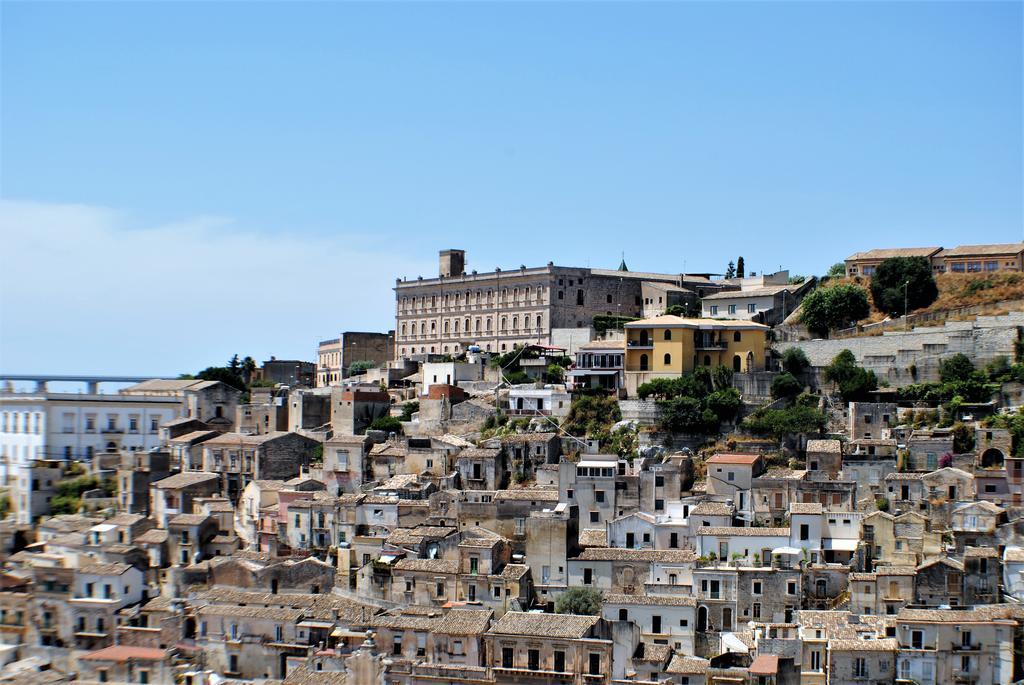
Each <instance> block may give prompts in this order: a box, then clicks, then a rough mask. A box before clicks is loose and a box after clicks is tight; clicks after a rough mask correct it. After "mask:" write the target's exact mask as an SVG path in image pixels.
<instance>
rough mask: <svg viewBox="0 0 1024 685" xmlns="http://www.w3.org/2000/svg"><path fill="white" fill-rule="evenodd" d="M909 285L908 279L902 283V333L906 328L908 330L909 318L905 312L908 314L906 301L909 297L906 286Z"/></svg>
mask: <svg viewBox="0 0 1024 685" xmlns="http://www.w3.org/2000/svg"><path fill="white" fill-rule="evenodd" d="M909 286H910V281H909V280H907V281H906V282H905V283H904V284H903V332H904V333H906V332H907V331H908V330H910V319H908V318H907V314H908V312H907V303H908V302H909V299H908V297H907V288H908V287H909Z"/></svg>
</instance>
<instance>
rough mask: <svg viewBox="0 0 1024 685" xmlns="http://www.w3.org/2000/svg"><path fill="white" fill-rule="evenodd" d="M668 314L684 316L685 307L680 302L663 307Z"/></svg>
mask: <svg viewBox="0 0 1024 685" xmlns="http://www.w3.org/2000/svg"><path fill="white" fill-rule="evenodd" d="M665 313H666V314H668V315H669V316H686V307H684V306H683V305H681V304H673V305H670V306H669V307H667V308H666V309H665Z"/></svg>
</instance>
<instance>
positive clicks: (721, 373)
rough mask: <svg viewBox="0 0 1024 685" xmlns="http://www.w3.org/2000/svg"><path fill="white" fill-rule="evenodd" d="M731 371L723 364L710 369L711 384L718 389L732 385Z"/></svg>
mask: <svg viewBox="0 0 1024 685" xmlns="http://www.w3.org/2000/svg"><path fill="white" fill-rule="evenodd" d="M732 376H733V371H732V369H730V368H729V367H728V366H726V365H725V364H719V365H718V366H716V367H715V368H714V369H712V370H711V385H712V387H714V388H716V389H718V390H724V389H725V388H731V387H732Z"/></svg>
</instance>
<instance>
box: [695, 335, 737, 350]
mask: <svg viewBox="0 0 1024 685" xmlns="http://www.w3.org/2000/svg"><path fill="white" fill-rule="evenodd" d="M728 346H729V343H728V342H727V341H725V340H721V339H718V340H716V339H714V338H698V339H697V340H695V341H694V347H696V348H697V349H698V350H724V349H725V348H727V347H728Z"/></svg>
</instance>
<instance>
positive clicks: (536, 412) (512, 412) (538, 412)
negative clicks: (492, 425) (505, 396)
mask: <svg viewBox="0 0 1024 685" xmlns="http://www.w3.org/2000/svg"><path fill="white" fill-rule="evenodd" d="M505 413H506V414H508V415H509V416H551V410H550V409H528V408H527V409H509V410H507V411H506V412H505Z"/></svg>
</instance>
